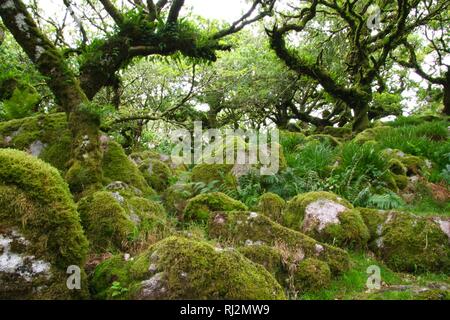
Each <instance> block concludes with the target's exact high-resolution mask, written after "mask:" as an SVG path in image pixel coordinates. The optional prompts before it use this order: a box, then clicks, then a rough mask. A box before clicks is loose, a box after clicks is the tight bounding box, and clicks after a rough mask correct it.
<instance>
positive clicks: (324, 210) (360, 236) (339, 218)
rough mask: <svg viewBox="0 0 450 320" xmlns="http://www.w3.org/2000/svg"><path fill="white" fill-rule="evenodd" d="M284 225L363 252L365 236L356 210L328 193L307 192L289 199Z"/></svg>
mask: <svg viewBox="0 0 450 320" xmlns="http://www.w3.org/2000/svg"><path fill="white" fill-rule="evenodd" d="M284 224H285V225H286V226H287V227H289V228H292V229H294V230H298V231H301V232H304V233H306V234H307V235H310V236H311V237H313V238H314V239H317V240H319V241H323V242H326V243H330V244H333V245H337V246H339V247H346V248H347V247H348V248H363V247H364V246H365V245H366V244H367V241H368V239H369V232H368V230H367V227H366V225H365V224H364V221H363V219H362V217H361V215H360V213H359V211H358V210H355V209H354V208H353V206H352V205H351V204H350V203H349V202H348V201H346V200H345V199H342V198H340V197H338V196H337V195H335V194H333V193H330V192H310V193H305V194H300V195H298V196H296V197H294V198H293V199H291V200H290V201H289V202H288V204H287V207H286V210H285V213H284Z"/></svg>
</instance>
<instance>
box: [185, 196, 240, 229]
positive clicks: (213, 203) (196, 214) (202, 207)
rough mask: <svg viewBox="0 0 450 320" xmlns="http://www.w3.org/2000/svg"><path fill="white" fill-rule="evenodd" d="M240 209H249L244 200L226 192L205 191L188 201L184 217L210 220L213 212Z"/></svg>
mask: <svg viewBox="0 0 450 320" xmlns="http://www.w3.org/2000/svg"><path fill="white" fill-rule="evenodd" d="M239 210H241V211H242V210H248V208H247V206H246V205H245V204H243V203H242V202H240V201H237V200H234V199H233V198H230V197H229V196H227V195H226V194H224V193H221V192H211V193H204V194H200V195H198V196H196V197H194V198H192V199H190V200H189V201H188V203H187V205H186V208H185V210H184V219H185V220H193V221H197V222H206V221H208V219H209V217H210V214H211V212H214V211H239Z"/></svg>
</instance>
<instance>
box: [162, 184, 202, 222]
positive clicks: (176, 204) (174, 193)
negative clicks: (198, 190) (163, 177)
mask: <svg viewBox="0 0 450 320" xmlns="http://www.w3.org/2000/svg"><path fill="white" fill-rule="evenodd" d="M193 197H194V186H193V184H192V183H176V184H174V185H171V186H170V187H168V188H167V189H166V190H165V192H164V193H163V195H162V199H163V203H164V207H165V208H166V209H167V212H168V213H170V214H172V215H175V216H181V215H182V214H183V212H184V209H185V208H186V205H187V203H188V200H189V199H191V198H193Z"/></svg>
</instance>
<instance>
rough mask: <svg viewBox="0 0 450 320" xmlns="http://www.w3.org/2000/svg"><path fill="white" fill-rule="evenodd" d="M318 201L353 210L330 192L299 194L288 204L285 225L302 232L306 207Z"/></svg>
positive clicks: (346, 202) (344, 201)
mask: <svg viewBox="0 0 450 320" xmlns="http://www.w3.org/2000/svg"><path fill="white" fill-rule="evenodd" d="M318 200H331V201H333V202H336V203H338V204H341V205H343V206H344V207H347V208H349V209H352V208H353V206H352V205H351V204H350V202H348V201H347V200H345V199H342V198H341V197H339V196H337V195H335V194H333V193H330V192H323V191H319V192H309V193H304V194H299V195H297V196H296V197H294V198H292V199H291V200H290V201H289V202H288V203H287V206H286V210H285V213H284V225H286V226H287V227H289V228H292V229H295V230H300V229H301V225H302V222H303V219H304V217H305V211H306V207H307V206H308V205H309V204H310V203H313V202H316V201H318Z"/></svg>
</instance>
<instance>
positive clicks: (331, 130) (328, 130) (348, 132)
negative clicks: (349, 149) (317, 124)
mask: <svg viewBox="0 0 450 320" xmlns="http://www.w3.org/2000/svg"><path fill="white" fill-rule="evenodd" d="M322 133H324V134H328V135H330V136H333V137H335V138H341V139H348V138H350V137H351V136H352V128H346V127H341V128H340V127H329V126H328V127H325V128H323V130H322Z"/></svg>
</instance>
